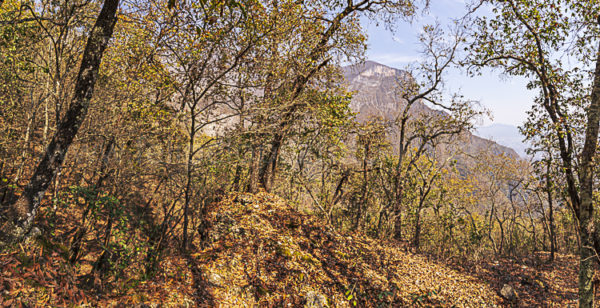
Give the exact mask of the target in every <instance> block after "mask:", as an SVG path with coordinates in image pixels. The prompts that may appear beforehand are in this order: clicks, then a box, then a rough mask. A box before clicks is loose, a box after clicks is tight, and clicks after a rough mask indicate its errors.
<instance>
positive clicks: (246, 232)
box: [0, 193, 577, 307]
mask: <svg viewBox="0 0 600 308" xmlns="http://www.w3.org/2000/svg"><path fill="white" fill-rule="evenodd" d="M207 214H208V217H209V222H210V226H209V229H208V232H207V234H206V235H207V236H208V238H209V239H210V244H208V246H206V247H204V248H203V249H199V248H193V247H192V248H191V249H190V251H189V253H187V254H186V253H181V252H180V251H179V250H168V251H165V253H164V254H163V256H162V257H161V259H160V262H159V264H157V268H156V272H155V273H154V274H153V275H151V276H144V275H141V276H140V275H138V274H135V273H139V272H140V271H139V270H136V267H143V266H144V264H139V263H135V264H132V265H131V267H130V268H127V269H126V270H125V271H124V272H123V274H124V276H121V277H119V278H117V277H112V278H111V277H105V280H102V277H98V276H97V275H93V274H92V273H91V272H90V265H88V264H85V263H82V264H81V266H80V265H72V264H70V263H69V262H68V251H67V250H66V248H65V247H64V246H63V245H61V244H59V243H58V242H57V239H56V238H52V237H48V236H44V235H42V236H41V237H39V238H38V240H37V241H28V242H26V243H22V244H19V245H16V246H14V247H12V248H10V249H7V250H4V251H0V265H1V266H0V307H19V306H24V307H32V306H35V307H57V306H61V307H62V306H74V305H77V306H78V307H325V306H327V307H353V306H356V307H431V306H433V307H498V306H510V305H511V303H509V302H507V301H505V300H503V299H502V298H501V297H500V296H499V292H500V290H501V289H502V288H503V287H504V286H505V285H510V286H512V287H513V288H514V289H515V290H516V293H517V294H518V295H517V296H518V299H517V302H516V303H514V304H516V306H519V307H539V306H559V307H564V306H572V305H576V303H577V302H576V299H577V282H576V280H575V279H572V277H576V275H577V274H576V273H577V258H575V257H573V256H564V255H560V254H559V255H557V260H556V261H555V262H554V263H552V264H548V263H545V262H543V261H541V260H545V259H547V256H545V255H543V254H535V255H532V256H531V258H528V259H524V260H518V261H516V260H511V259H500V260H482V261H481V262H477V263H473V264H460V262H459V263H458V264H454V265H452V264H442V263H437V262H433V261H431V260H428V259H427V258H426V257H424V256H422V255H416V254H412V253H409V252H406V251H405V250H404V249H403V248H402V247H401V246H399V245H397V244H396V243H393V242H387V241H382V240H374V239H370V238H368V237H366V236H365V235H363V234H358V233H357V234H341V233H339V232H337V231H335V230H334V229H332V228H331V227H329V226H328V225H327V224H325V223H323V222H322V221H321V220H320V219H319V218H316V217H314V216H311V215H307V214H302V213H299V212H298V211H296V210H294V209H293V208H292V207H291V206H290V205H289V204H288V203H287V202H285V201H284V200H283V199H281V198H278V197H276V196H273V195H270V194H266V193H259V194H256V195H251V194H232V195H229V196H227V197H225V198H224V199H223V200H222V201H220V202H217V203H214V204H212V206H211V207H210V208H209V209H208V212H207ZM194 246H196V247H198V246H199V243H198V242H197V241H196V243H195V245H194ZM19 304H22V305H19Z"/></svg>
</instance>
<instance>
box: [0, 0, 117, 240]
mask: <svg viewBox="0 0 600 308" xmlns="http://www.w3.org/2000/svg"><path fill="white" fill-rule="evenodd" d="M118 7H119V0H106V1H104V4H103V6H102V9H101V11H100V13H99V15H98V18H97V19H96V23H95V25H94V27H93V28H92V29H91V31H90V34H89V37H88V41H87V44H86V47H85V51H84V52H83V56H82V60H81V65H80V67H79V74H78V76H77V81H76V84H75V89H74V94H73V99H72V101H71V104H70V106H69V109H68V110H67V112H66V114H65V116H64V117H63V118H62V120H61V121H60V123H59V124H58V126H57V131H56V133H55V135H54V137H53V139H52V140H51V141H50V144H49V145H48V148H47V149H46V152H45V153H44V156H43V159H42V161H41V162H40V163H39V164H38V166H37V168H36V169H35V172H34V174H33V176H32V177H31V179H30V181H29V184H27V186H26V187H25V191H24V192H23V195H22V196H21V197H20V198H19V199H18V200H17V201H16V202H14V203H12V204H11V205H10V209H9V217H8V221H7V222H6V223H5V224H4V225H3V226H2V233H3V236H2V237H3V241H6V242H13V241H15V240H19V239H22V238H23V237H24V236H25V235H26V234H27V233H28V232H29V231H30V229H31V226H32V224H33V221H34V219H35V217H36V213H37V211H38V208H39V206H40V203H41V201H42V198H43V197H44V194H45V192H46V190H47V189H48V187H49V186H50V183H51V182H52V180H53V179H54V177H55V176H56V174H57V173H58V171H59V169H60V167H61V165H62V163H63V160H64V158H65V155H66V153H67V150H68V149H69V147H70V145H71V144H72V142H73V139H74V138H75V136H76V134H77V131H78V130H79V127H80V126H81V124H82V123H83V121H84V120H85V116H86V114H87V111H88V108H89V104H90V101H91V99H92V96H93V93H94V86H95V84H96V79H97V76H98V70H99V68H100V63H101V61H102V56H103V54H104V50H105V49H106V47H107V46H108V43H109V40H110V38H111V36H112V32H113V29H114V26H115V24H116V22H117V18H116V14H117V9H118Z"/></svg>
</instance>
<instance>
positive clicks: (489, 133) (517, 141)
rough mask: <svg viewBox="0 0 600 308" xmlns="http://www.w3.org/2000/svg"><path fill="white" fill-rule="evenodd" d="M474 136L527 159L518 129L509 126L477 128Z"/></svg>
mask: <svg viewBox="0 0 600 308" xmlns="http://www.w3.org/2000/svg"><path fill="white" fill-rule="evenodd" d="M473 133H474V134H475V135H477V136H479V137H482V138H486V139H490V140H493V141H496V142H497V143H499V144H501V145H504V146H507V147H510V148H512V149H514V150H515V151H516V152H517V153H518V154H519V155H520V156H521V157H523V158H525V157H527V154H526V153H525V149H527V147H528V146H527V144H526V143H525V142H523V138H525V137H524V136H523V135H521V133H520V132H519V128H517V127H516V126H514V125H509V124H492V125H489V126H484V127H479V128H477V129H476V130H475V131H474V132H473Z"/></svg>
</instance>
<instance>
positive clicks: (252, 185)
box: [246, 146, 261, 193]
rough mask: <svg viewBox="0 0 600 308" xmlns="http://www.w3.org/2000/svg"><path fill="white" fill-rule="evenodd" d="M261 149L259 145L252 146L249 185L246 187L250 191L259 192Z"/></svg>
mask: <svg viewBox="0 0 600 308" xmlns="http://www.w3.org/2000/svg"><path fill="white" fill-rule="evenodd" d="M260 156H261V151H260V150H259V149H258V147H257V146H253V147H252V158H251V159H250V166H249V171H248V187H247V189H246V191H247V192H249V193H256V192H258V168H259V166H260Z"/></svg>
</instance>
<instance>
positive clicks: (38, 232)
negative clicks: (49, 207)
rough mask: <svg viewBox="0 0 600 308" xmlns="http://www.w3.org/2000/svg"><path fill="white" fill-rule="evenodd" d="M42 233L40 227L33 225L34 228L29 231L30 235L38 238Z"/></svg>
mask: <svg viewBox="0 0 600 308" xmlns="http://www.w3.org/2000/svg"><path fill="white" fill-rule="evenodd" d="M41 235H42V231H41V230H40V228H38V227H33V228H31V231H29V237H31V238H36V237H39V236H41Z"/></svg>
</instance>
